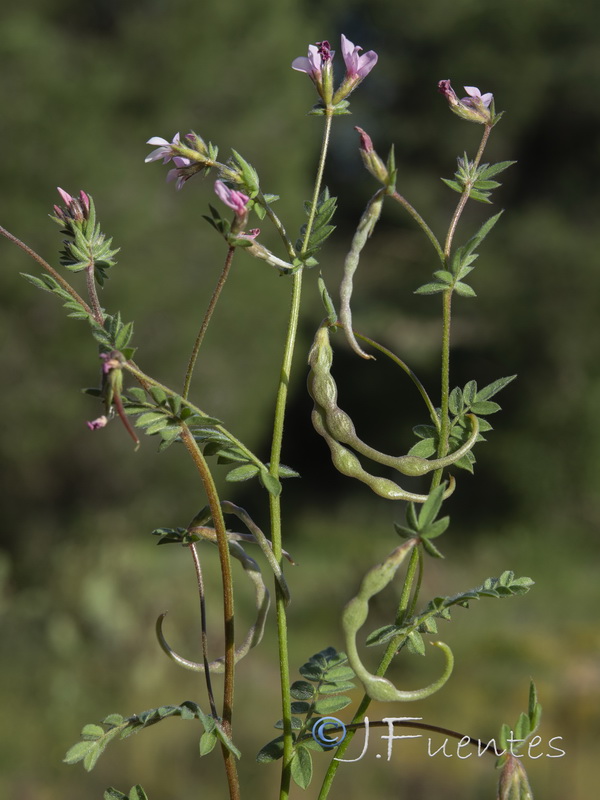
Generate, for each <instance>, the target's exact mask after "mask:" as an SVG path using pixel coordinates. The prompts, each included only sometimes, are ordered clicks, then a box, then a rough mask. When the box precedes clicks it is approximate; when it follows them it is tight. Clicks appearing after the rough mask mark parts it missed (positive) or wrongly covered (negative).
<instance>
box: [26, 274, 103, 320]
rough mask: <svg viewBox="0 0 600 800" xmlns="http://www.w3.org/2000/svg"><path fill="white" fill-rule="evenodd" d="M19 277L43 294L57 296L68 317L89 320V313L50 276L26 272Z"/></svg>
mask: <svg viewBox="0 0 600 800" xmlns="http://www.w3.org/2000/svg"><path fill="white" fill-rule="evenodd" d="M21 275H22V276H23V278H25V280H27V281H29V283H31V284H33V286H35V287H36V288H37V289H42V291H44V292H52V293H53V294H55V295H57V297H60V299H61V300H62V301H63V306H64V308H66V309H67V311H68V312H69V313H68V314H67V316H68V317H73V318H74V319H90V314H89V311H87V310H86V309H85V308H84V307H83V306H82V305H81V303H79V302H78V301H77V300H76V299H75V298H74V297H73V296H72V295H71V294H69V292H67V291H66V290H65V289H64V288H63V287H62V286H61V285H60V284H59V283H58V281H57V280H56V279H55V278H53V277H52V276H51V275H46V274H43V275H29V274H27V273H26V272H21Z"/></svg>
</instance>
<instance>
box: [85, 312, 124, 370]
mask: <svg viewBox="0 0 600 800" xmlns="http://www.w3.org/2000/svg"><path fill="white" fill-rule="evenodd" d="M90 324H91V326H92V336H93V337H94V339H95V340H96V341H97V342H98V344H99V345H100V347H101V348H102V349H104V350H106V351H110V350H118V351H119V352H120V353H121V355H122V356H123V358H125V359H130V358H132V356H133V354H134V353H135V348H134V347H129V346H128V345H129V342H130V341H131V337H132V336H133V322H126V323H124V322H123V321H122V320H121V314H120V312H117V313H116V314H114V315H112V314H107V315H106V316H105V317H104V323H103V324H102V325H100V324H98V323H97V322H96V321H95V320H91V321H90Z"/></svg>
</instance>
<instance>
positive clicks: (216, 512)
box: [181, 424, 240, 800]
mask: <svg viewBox="0 0 600 800" xmlns="http://www.w3.org/2000/svg"><path fill="white" fill-rule="evenodd" d="M181 440H182V442H183V444H184V445H185V447H186V449H187V451H188V453H189V454H190V456H191V458H192V460H193V462H194V464H195V465H196V469H197V470H198V473H199V475H200V479H201V480H202V485H203V486H204V491H205V492H206V496H207V499H208V505H209V507H210V513H211V516H212V519H213V524H214V526H215V533H216V536H217V548H218V550H219V560H220V562H221V577H222V580H223V620H224V634H225V672H224V686H223V728H224V730H225V733H226V734H227V736H229V737H230V738H232V716H233V688H234V668H235V635H234V603H233V580H232V575H231V559H230V557H229V546H228V543H227V529H226V527H225V519H224V517H223V511H222V509H221V503H220V500H219V495H218V493H217V488H216V486H215V482H214V479H213V476H212V474H211V471H210V469H209V468H208V464H207V463H206V459H205V458H204V455H203V453H202V451H201V450H200V448H199V447H198V444H197V442H196V440H195V439H194V437H193V435H192V433H191V431H190V429H189V428H188V427H187V425H185V424H183V425H182V426H181ZM221 750H222V752H223V759H224V762H225V772H226V774H227V781H228V785H229V796H230V800H239V797H240V787H239V780H238V775H237V765H236V761H235V756H234V754H233V753H232V752H231V750H229V749H228V748H227V747H225V745H224V744H222V745H221Z"/></svg>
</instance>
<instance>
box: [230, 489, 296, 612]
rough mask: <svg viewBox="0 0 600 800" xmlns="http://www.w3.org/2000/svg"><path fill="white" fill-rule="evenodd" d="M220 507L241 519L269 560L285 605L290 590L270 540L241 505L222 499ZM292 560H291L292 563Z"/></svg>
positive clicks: (287, 601)
mask: <svg viewBox="0 0 600 800" xmlns="http://www.w3.org/2000/svg"><path fill="white" fill-rule="evenodd" d="M221 507H222V509H223V511H224V512H225V513H226V514H228V513H229V514H235V516H236V517H237V518H238V519H239V520H241V521H242V522H243V523H244V525H245V526H246V527H247V528H248V530H249V531H250V533H251V534H252V537H253V538H254V541H255V542H256V544H257V545H258V546H259V547H260V549H261V550H262V551H263V555H264V556H265V558H266V559H267V561H268V562H269V566H270V567H271V569H272V570H273V573H274V575H275V578H276V579H277V583H278V584H279V588H280V589H281V591H282V594H283V597H284V600H285V604H286V605H287V604H288V603H289V602H290V590H289V587H288V585H287V582H286V580H285V578H284V577H283V570H282V569H281V566H280V564H279V563H278V561H277V559H276V558H275V556H274V555H273V550H272V546H271V542H270V541H269V540H268V539H267V537H266V536H265V535H264V533H263V532H262V531H261V529H260V528H259V527H258V525H257V524H256V523H255V522H254V520H253V519H252V517H251V516H250V514H248V512H247V511H246V510H245V509H244V508H242V507H241V506H236V505H235V503H231V502H230V501H229V500H224V501H223V502H222V503H221ZM285 555H286V556H287V558H288V559H289V560H290V561H291V558H290V557H289V555H287V554H285ZM293 563H294V562H293V561H292V564H293Z"/></svg>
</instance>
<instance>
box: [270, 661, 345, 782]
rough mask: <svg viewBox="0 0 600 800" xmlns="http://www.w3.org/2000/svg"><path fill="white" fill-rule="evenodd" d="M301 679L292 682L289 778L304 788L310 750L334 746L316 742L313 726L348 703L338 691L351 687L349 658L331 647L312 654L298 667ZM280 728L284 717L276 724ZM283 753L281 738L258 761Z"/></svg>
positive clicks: (308, 770)
mask: <svg viewBox="0 0 600 800" xmlns="http://www.w3.org/2000/svg"><path fill="white" fill-rule="evenodd" d="M299 672H300V674H301V675H302V677H303V679H304V680H298V681H294V683H292V685H291V687H290V693H291V695H292V697H293V698H294V700H293V702H292V719H291V722H292V731H293V739H294V750H293V757H292V767H291V769H292V777H293V779H294V781H295V783H297V784H298V786H300V787H301V788H302V789H306V788H307V787H308V785H309V784H310V781H311V778H312V756H311V754H310V750H320V751H322V750H327V749H329V748H330V747H331V746H333V745H329V746H328V745H327V744H325V743H323V742H317V741H316V740H315V739H314V738H313V736H312V733H311V731H312V728H313V726H314V725H315V723H316V722H318V720H319V718H320V717H325V716H329V715H331V714H335V713H337V712H338V711H341V710H342V709H343V708H345V707H346V706H347V705H348V704H349V703H350V698H349V697H348V696H347V695H344V694H341V692H347V691H349V690H350V689H353V688H354V686H355V684H354V683H353V680H352V679H353V678H354V670H353V669H352V667H350V666H349V664H348V657H347V656H346V654H345V653H340V652H337V651H336V650H335V648H333V647H327V648H326V649H325V650H321V651H320V652H319V653H315V655H314V656H311V657H310V658H309V659H308V661H307V662H306V663H305V664H303V665H302V666H301V667H300V669H299ZM275 727H276V728H280V729H281V728H283V720H279V721H278V722H276V723H275ZM282 755H283V737H281V736H278V737H277V738H276V739H273V740H272V741H270V742H268V743H267V744H266V745H265V746H264V747H263V748H262V749H261V750H260V752H259V753H258V755H257V756H256V760H257V761H258V762H259V763H261V764H266V763H269V762H271V761H276V760H277V759H279V758H281V756H282Z"/></svg>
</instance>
